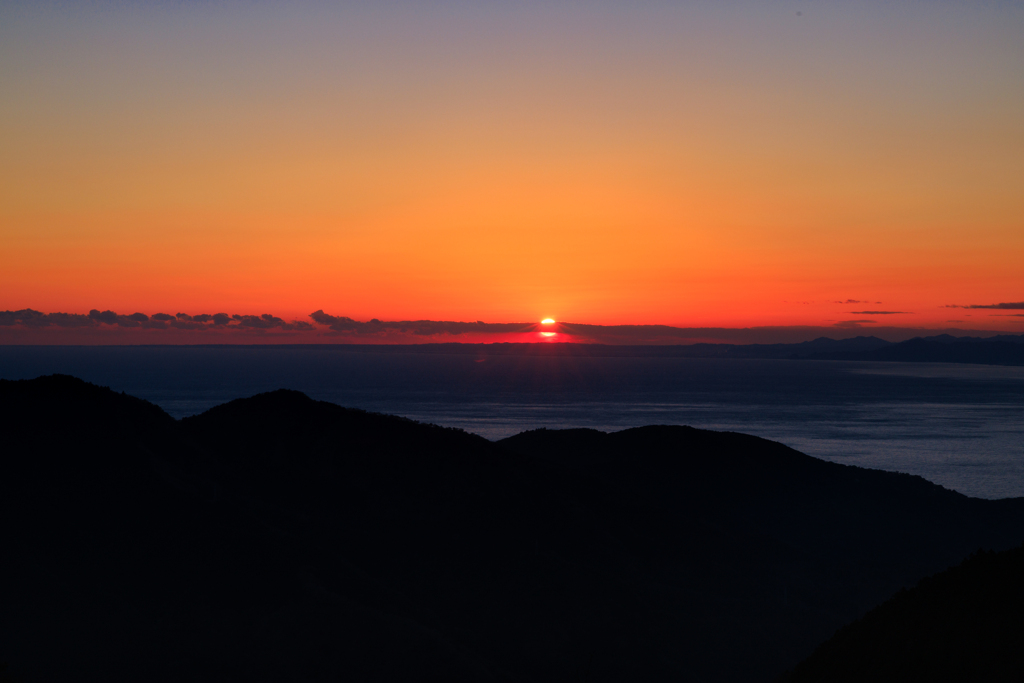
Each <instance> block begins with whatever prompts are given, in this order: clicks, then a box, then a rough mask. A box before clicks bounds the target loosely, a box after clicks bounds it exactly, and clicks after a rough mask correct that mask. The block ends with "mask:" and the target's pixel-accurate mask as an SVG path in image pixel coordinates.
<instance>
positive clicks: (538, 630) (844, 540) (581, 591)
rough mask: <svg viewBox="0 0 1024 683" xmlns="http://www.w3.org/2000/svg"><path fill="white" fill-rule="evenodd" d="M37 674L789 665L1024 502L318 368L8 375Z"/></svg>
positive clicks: (7, 467)
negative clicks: (302, 378) (372, 404)
mask: <svg viewBox="0 0 1024 683" xmlns="http://www.w3.org/2000/svg"><path fill="white" fill-rule="evenodd" d="M0 422H2V428H3V434H4V439H5V446H4V449H3V451H2V456H0V552H2V554H3V555H2V556H3V558H4V561H3V562H0V605H3V609H0V662H8V663H9V664H10V670H11V672H12V675H13V676H14V677H15V678H16V679H17V680H24V681H44V680H45V681H71V680H75V681H77V680H81V679H83V678H94V679H104V680H109V681H136V680H147V681H180V680H190V681H232V680H238V681H243V680H244V681H278V680H310V681H321V680H322V681H328V680H420V681H433V680H444V681H566V680H570V681H571V680H585V681H595V680H607V681H621V680H645V681H658V680H665V681H668V680H695V681H701V680H705V681H750V680H766V681H767V680H770V679H772V678H773V677H775V676H778V675H779V674H781V673H782V672H784V671H786V670H787V669H790V668H792V667H793V666H794V665H795V664H796V663H797V662H799V661H800V660H801V659H803V658H805V657H807V656H808V655H809V654H810V653H811V652H812V651H813V650H814V648H815V646H817V645H818V644H819V643H821V642H823V641H824V640H826V639H827V638H828V637H829V636H830V635H832V633H833V632H834V631H835V629H836V628H838V627H839V626H841V625H843V624H845V623H847V622H849V621H850V620H852V619H854V618H856V617H858V616H860V615H862V614H863V613H864V612H866V611H867V610H869V609H870V608H872V607H873V606H875V605H877V604H879V603H880V602H882V601H883V600H885V599H886V598H887V597H889V596H890V595H892V594H893V593H894V592H895V591H897V590H898V589H900V588H901V587H903V586H911V585H913V584H914V583H915V582H917V581H918V580H919V579H921V578H922V577H924V576H928V575H930V574H933V573H935V572H937V571H940V570H942V569H945V568H946V567H948V566H950V565H954V564H956V563H957V562H959V561H960V560H962V559H963V558H964V557H965V556H967V555H968V554H969V553H970V552H972V551H974V550H976V549H977V548H979V547H983V548H992V549H1005V548H1009V547H1012V546H1015V545H1017V544H1019V543H1020V541H1021V534H1022V531H1021V530H1022V529H1024V524H1022V523H1024V499H1013V500H1003V501H985V500H978V499H970V498H967V497H964V496H962V495H959V494H956V493H953V492H950V491H947V490H945V489H942V488H941V487H938V486H935V485H933V484H930V483H928V482H926V481H924V480H922V479H920V478H917V477H911V476H908V475H900V474H892V473H885V472H877V471H870V470H864V469H859V468H855V467H847V466H842V465H835V464H830V463H826V462H823V461H819V460H816V459H813V458H810V457H808V456H805V455H802V454H800V453H798V452H796V451H793V450H791V449H789V448H786V447H784V446H782V445H780V444H776V443H773V442H770V441H765V440H763V439H758V438H755V437H749V436H743V435H740V434H728V433H716V432H707V431H701V430H696V429H690V428H685V427H645V428H639V429H631V430H626V431H624V432H618V433H614V434H604V433H601V432H594V431H590V430H567V431H543V430H541V431H534V432H526V433H523V434H520V435H518V436H515V437H512V438H511V439H507V440H505V441H502V442H499V443H492V442H489V441H487V440H485V439H483V438H480V437H477V436H474V435H471V434H467V433H465V432H462V431H459V430H453V429H444V428H441V427H435V426H431V425H424V424H419V423H416V422H412V421H410V420H406V419H402V418H397V417H391V416H386V415H378V414H372V413H366V412H362V411H358V410H350V409H345V408H341V407H339V406H335V405H332V404H328V403H323V402H318V401H313V400H311V399H309V398H308V397H306V396H304V395H302V394H299V393H297V392H291V391H277V392H273V393H269V394H262V395H259V396H255V397H253V398H249V399H242V400H238V401H232V402H231V403H228V404H225V405H223V406H219V407H217V408H214V409H212V410H210V411H208V412H207V413H204V414H203V415H200V416H197V417H193V418H186V419H184V420H181V421H175V420H173V419H172V418H170V417H168V416H167V415H166V414H164V413H163V412H162V411H161V410H160V409H159V408H157V407H156V406H153V405H152V404H149V403H147V402H145V401H141V400H139V399H135V398H132V397H130V396H126V395H123V394H117V393H115V392H112V391H110V390H108V389H104V388H100V387H96V386H93V385H90V384H86V383H84V382H82V381H80V380H77V379H74V378H71V377H61V376H51V377H43V378H39V379H36V380H28V381H17V382H13V381H0Z"/></svg>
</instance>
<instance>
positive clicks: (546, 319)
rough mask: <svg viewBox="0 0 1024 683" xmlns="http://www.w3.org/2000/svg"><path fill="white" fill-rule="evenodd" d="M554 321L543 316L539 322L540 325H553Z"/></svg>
mask: <svg viewBox="0 0 1024 683" xmlns="http://www.w3.org/2000/svg"><path fill="white" fill-rule="evenodd" d="M554 322H555V321H554V320H553V319H552V318H544V319H543V320H541V321H540V324H541V325H553V324H554Z"/></svg>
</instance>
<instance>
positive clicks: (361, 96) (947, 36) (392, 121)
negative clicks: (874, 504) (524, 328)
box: [0, 2, 1024, 331]
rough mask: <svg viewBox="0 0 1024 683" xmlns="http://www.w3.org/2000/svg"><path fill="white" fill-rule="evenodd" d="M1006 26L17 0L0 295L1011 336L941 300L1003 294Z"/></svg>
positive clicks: (1014, 28)
mask: <svg viewBox="0 0 1024 683" xmlns="http://www.w3.org/2000/svg"><path fill="white" fill-rule="evenodd" d="M797 10H799V11H800V12H801V14H800V16H797V15H796V11H797ZM1021 35H1024V10H1021V9H1020V8H1013V7H1008V6H1005V5H993V6H990V7H978V6H976V5H975V4H968V3H962V4H957V3H949V4H942V5H938V4H936V5H935V6H925V5H923V4H921V3H903V4H901V3H885V4H882V3H877V4H876V3H863V4H861V5H859V6H858V7H847V6H845V5H840V4H838V3H809V2H802V3H787V2H778V3H771V2H769V3H756V4H755V3H746V4H744V3H734V4H729V3H725V4H722V5H715V6H711V5H710V4H706V5H698V4H694V5H688V6H686V7H681V8H680V7H675V6H673V4H669V3H666V4H665V5H664V6H662V5H659V4H657V3H652V4H651V5H650V6H647V7H643V8H637V7H633V6H629V7H627V6H626V4H625V3H620V4H615V3H607V4H594V5H588V6H583V5H578V4H557V3H556V4H555V5H551V4H540V3H537V4H531V3H525V4H523V3H516V4H514V5H513V4H511V3H504V4H503V3H497V2H495V3H480V4H474V5H469V4H460V3H451V4H445V3H439V4H437V5H432V6H431V8H424V7H417V6H408V5H405V6H402V5H382V6H380V7H377V8H376V9H365V8H356V7H343V8H340V9H339V8H333V7H327V6H325V5H317V4H313V3H289V4H288V5H280V6H278V5H269V4H268V5H261V4H251V3H249V4H246V3H216V2H215V3H209V4H203V5H202V6H193V5H191V4H179V5H174V6H164V7H158V8H153V7H150V6H148V5H143V4H139V5H133V4H132V3H119V4H116V5H115V4H111V5H104V4H102V3H99V4H96V5H90V7H89V8H86V9H74V10H72V9H70V8H68V7H66V6H64V5H53V6H45V5H40V4H38V3H24V4H22V3H11V4H10V5H5V6H4V7H3V8H2V9H0V92H3V93H5V95H4V100H5V101H4V106H3V107H2V108H0V140H3V143H2V144H3V147H2V149H3V152H2V154H0V262H2V263H3V264H4V267H3V268H2V269H0V310H3V309H10V310H17V309H22V308H34V309H37V310H41V311H45V312H53V311H63V312H72V313H86V312H88V311H89V310H90V309H93V308H98V309H101V310H102V309H113V310H116V311H118V312H120V313H130V312H133V311H142V312H146V313H149V314H152V313H155V312H157V311H166V312H170V313H172V314H173V313H176V312H179V311H186V312H191V313H198V312H209V313H213V312H216V311H228V312H231V313H235V312H238V313H256V314H258V313H264V312H272V313H274V314H275V315H279V316H282V317H284V318H291V317H295V318H302V319H308V318H307V316H308V314H309V313H310V312H311V311H314V310H317V309H323V310H325V311H328V312H329V313H331V314H333V315H344V316H349V317H352V318H355V319H360V320H366V319H369V318H380V319H384V320H408V319H432V320H471V321H475V320H486V321H491V322H500V321H522V320H539V319H540V318H542V317H546V316H553V317H555V318H557V319H559V320H574V321H580V322H588V323H595V324H666V325H675V326H683V327H704V326H717V327H745V326H760V325H814V326H829V325H832V324H835V323H836V322H840V321H843V320H851V319H862V318H863V319H866V318H867V317H870V318H871V319H873V320H875V321H876V323H872V324H886V325H894V326H906V327H934V328H940V327H941V328H946V327H965V328H977V329H999V330H1015V331H1019V330H1021V329H1024V324H1021V323H1022V321H1024V317H1014V316H1012V315H1008V314H1011V313H1013V311H1007V312H1004V311H999V310H993V309H950V308H946V306H947V305H950V304H958V305H972V304H973V305H988V304H995V303H1000V302H1018V301H1021V300H1024V267H1022V266H1021V264H1022V263H1024V187H1022V181H1021V179H1022V178H1024V79H1022V78H1021V74H1022V73H1024V41H1021V40H1020V36H1021ZM848 299H856V300H859V301H866V302H871V303H870V304H865V305H864V307H861V306H860V305H847V304H837V303H835V302H837V301H846V300H848ZM875 302H880V303H875ZM862 310H870V311H888V312H890V313H887V314H882V315H874V316H864V315H857V314H854V312H855V311H862ZM893 312H896V313H893ZM1018 312H1020V311H1018ZM951 320H955V321H961V322H956V323H950V322H948V321H951Z"/></svg>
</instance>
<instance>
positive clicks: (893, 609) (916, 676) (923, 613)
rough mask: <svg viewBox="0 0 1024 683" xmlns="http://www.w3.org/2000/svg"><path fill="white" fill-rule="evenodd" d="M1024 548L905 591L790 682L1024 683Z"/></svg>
mask: <svg viewBox="0 0 1024 683" xmlns="http://www.w3.org/2000/svg"><path fill="white" fill-rule="evenodd" d="M1022 615H1024V547H1020V548H1014V549H1013V550H1006V551H1003V552H1000V553H992V552H987V553H986V552H981V553H977V554H975V555H972V556H971V557H970V558H969V559H967V560H965V561H964V563H963V564H961V565H960V566H958V567H954V568H952V569H948V570H946V571H944V572H942V573H940V574H937V575H936V576H933V577H930V578H927V579H924V580H923V581H921V583H920V584H918V586H917V587H916V588H913V589H912V590H909V591H901V592H900V593H898V594H897V595H896V596H894V597H893V598H892V599H890V600H888V601H886V602H885V604H883V605H881V606H879V607H877V608H875V609H873V610H872V611H871V612H869V613H868V614H867V615H866V616H865V617H864V618H863V619H860V620H858V621H856V622H855V623H853V624H850V625H849V626H846V627H844V628H843V629H841V630H840V631H839V632H838V633H837V634H836V635H835V636H834V637H833V638H831V639H829V641H828V642H826V643H824V644H823V645H822V646H821V647H819V648H818V649H817V650H815V652H814V654H813V655H812V656H811V657H810V658H809V659H807V660H806V661H804V662H802V663H801V664H800V665H799V666H798V667H797V668H796V670H795V671H794V672H793V673H792V674H790V675H789V676H787V677H786V678H785V679H783V680H784V681H785V682H786V683H812V682H813V683H819V682H821V683H825V682H827V683H847V682H849V683H859V682H860V681H877V682H878V683H889V682H890V681H891V682H893V683H904V682H905V681H928V682H929V683H944V682H946V681H949V682H950V683H952V682H954V681H1022V680H1024V619H1022V618H1021V616H1022Z"/></svg>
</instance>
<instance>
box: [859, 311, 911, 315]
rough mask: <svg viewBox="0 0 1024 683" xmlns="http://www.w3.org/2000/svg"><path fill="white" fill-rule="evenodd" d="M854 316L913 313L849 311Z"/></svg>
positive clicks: (905, 312) (908, 313) (905, 313)
mask: <svg viewBox="0 0 1024 683" xmlns="http://www.w3.org/2000/svg"><path fill="white" fill-rule="evenodd" d="M851 313H853V314H854V315H913V313H914V312H913V311H851Z"/></svg>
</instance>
